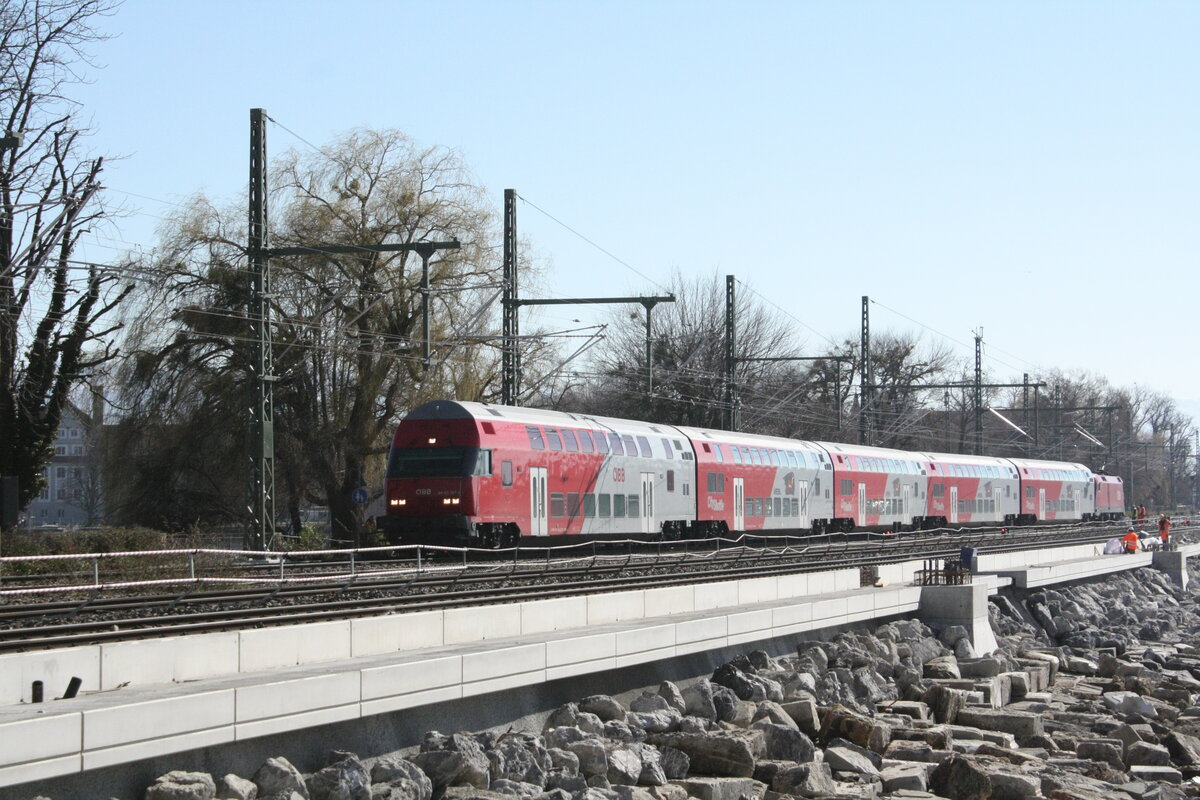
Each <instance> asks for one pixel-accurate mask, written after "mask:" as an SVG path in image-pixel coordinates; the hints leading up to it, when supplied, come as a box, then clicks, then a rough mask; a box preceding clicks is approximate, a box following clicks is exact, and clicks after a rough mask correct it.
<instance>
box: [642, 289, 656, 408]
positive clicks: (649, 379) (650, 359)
mask: <svg viewBox="0 0 1200 800" xmlns="http://www.w3.org/2000/svg"><path fill="white" fill-rule="evenodd" d="M642 305H644V306H645V307H646V394H648V395H653V394H654V349H653V347H652V346H651V344H650V312H651V311H652V310H653V309H654V303H642Z"/></svg>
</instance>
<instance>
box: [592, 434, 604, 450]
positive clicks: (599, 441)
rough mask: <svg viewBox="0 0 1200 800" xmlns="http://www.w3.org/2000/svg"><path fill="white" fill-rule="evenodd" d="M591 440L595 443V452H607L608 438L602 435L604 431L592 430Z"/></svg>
mask: <svg viewBox="0 0 1200 800" xmlns="http://www.w3.org/2000/svg"><path fill="white" fill-rule="evenodd" d="M592 440H593V441H595V443H596V452H597V453H607V452H608V439H606V438H605V437H604V433H603V432H602V431H592Z"/></svg>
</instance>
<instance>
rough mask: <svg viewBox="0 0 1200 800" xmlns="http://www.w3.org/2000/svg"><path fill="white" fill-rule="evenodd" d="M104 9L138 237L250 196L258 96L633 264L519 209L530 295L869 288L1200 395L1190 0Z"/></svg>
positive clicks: (106, 96) (1198, 148)
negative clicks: (169, 217)
mask: <svg viewBox="0 0 1200 800" xmlns="http://www.w3.org/2000/svg"><path fill="white" fill-rule="evenodd" d="M106 24H107V26H108V27H109V28H110V29H111V30H112V31H113V32H114V33H117V34H119V36H118V38H117V39H115V40H113V41H110V42H107V43H105V44H103V45H100V46H98V47H97V48H96V53H97V56H98V60H99V61H100V62H101V63H102V64H104V65H105V68H104V69H103V70H100V71H98V72H97V73H95V75H94V78H95V82H94V83H93V85H91V86H89V87H86V88H85V89H83V90H81V91H80V92H77V93H76V94H77V96H79V97H80V99H81V100H82V101H83V102H84V103H85V106H86V108H87V110H88V112H89V113H90V114H91V115H92V116H93V119H94V123H95V125H96V127H97V129H98V133H97V135H96V137H95V138H94V140H93V141H94V145H95V147H96V148H97V149H98V150H100V151H102V152H107V153H110V154H123V155H125V156H126V158H125V159H124V160H122V161H120V162H117V163H113V164H111V165H110V167H109V168H108V170H107V173H106V177H105V183H106V185H107V186H109V187H111V188H112V189H113V190H115V191H117V192H127V193H132V195H143V196H145V197H148V198H155V200H150V199H144V198H143V197H138V196H131V195H119V194H118V195H116V199H122V200H125V201H126V203H127V204H128V206H129V207H130V209H131V210H133V211H134V212H135V213H134V214H133V215H131V216H130V217H129V218H127V219H125V220H123V221H122V222H121V223H120V238H121V239H123V240H125V241H126V242H129V243H134V244H141V245H146V246H149V245H152V244H153V242H154V226H155V224H156V223H157V222H158V220H157V219H156V217H161V216H163V215H165V214H166V213H168V212H169V211H170V206H169V205H164V204H163V203H161V202H158V201H159V200H165V201H179V200H181V199H182V198H186V197H187V196H189V195H190V194H192V193H193V192H196V191H199V190H203V191H204V192H206V193H208V194H209V195H210V196H214V197H216V198H221V199H229V200H234V199H237V198H239V197H242V196H244V190H245V183H246V175H247V169H248V167H247V149H248V117H249V109H250V108H251V107H256V106H257V107H263V108H266V109H267V111H268V112H269V113H270V115H271V116H272V117H273V118H274V119H276V120H278V121H280V122H281V123H283V124H284V125H286V126H287V127H288V128H290V129H291V130H293V131H295V132H297V133H299V134H300V135H302V136H303V137H304V138H306V139H308V140H309V141H312V142H315V143H318V144H320V143H324V142H327V141H329V140H330V139H332V138H333V137H334V136H335V135H336V134H337V133H338V132H340V131H344V130H346V129H348V128H352V127H359V126H363V127H372V128H399V129H401V130H404V131H406V132H407V133H409V134H410V135H411V136H413V137H414V138H415V139H416V140H418V141H419V142H421V143H423V144H442V145H447V146H450V147H453V148H456V149H457V150H459V151H460V152H461V154H462V155H463V157H464V158H465V160H466V161H467V163H469V164H470V165H471V167H472V169H473V171H474V174H475V175H476V177H477V178H478V180H479V181H480V182H481V183H482V184H483V185H484V186H486V187H487V188H488V190H489V191H490V192H491V193H492V194H493V195H494V196H495V198H496V204H497V208H498V209H499V207H500V203H501V194H502V191H503V190H504V189H505V188H509V187H511V188H515V189H517V190H518V191H519V192H520V193H521V194H522V195H523V196H525V197H527V198H528V199H529V200H530V201H532V202H534V203H536V204H537V205H538V206H540V207H541V208H543V209H545V210H546V211H548V212H550V213H551V214H553V215H554V216H556V217H558V218H559V219H561V220H563V221H564V222H567V223H569V224H570V225H572V226H573V227H575V228H577V229H578V230H579V231H581V232H583V233H585V234H586V235H587V236H588V237H590V238H591V239H593V240H594V241H596V242H597V243H599V244H600V245H602V246H603V247H605V248H606V249H608V250H610V251H611V252H613V253H615V254H617V255H618V256H620V257H621V258H622V259H623V260H624V261H626V262H628V263H629V264H631V265H633V266H635V267H636V268H637V270H638V271H639V272H641V273H642V274H644V275H645V276H647V277H648V278H649V280H646V279H644V278H642V277H640V276H639V275H637V274H635V273H634V272H632V271H629V270H627V269H626V268H625V267H623V266H621V265H619V264H617V263H616V262H614V261H613V260H611V259H610V258H609V257H608V256H606V255H604V254H603V253H601V252H599V251H598V250H596V249H595V248H593V247H591V246H590V245H588V244H586V243H584V242H582V241H580V240H579V239H577V238H575V237H574V236H572V235H571V234H569V233H568V232H566V231H565V230H563V229H562V228H560V227H559V226H557V225H556V224H554V223H553V222H551V221H550V220H549V219H547V218H546V217H544V216H542V215H541V214H539V213H538V212H537V211H535V210H534V209H532V208H530V207H529V206H527V205H522V206H521V208H520V209H519V213H520V230H521V233H522V236H523V237H528V238H529V239H530V240H531V241H532V243H533V244H534V246H535V248H536V250H537V252H538V254H539V256H540V257H542V258H544V259H548V260H549V261H550V263H551V264H552V267H551V270H550V272H549V273H548V275H547V285H548V286H551V287H553V288H552V289H547V290H546V293H547V294H553V295H558V296H576V295H599V294H605V295H607V294H612V293H614V292H620V293H622V294H626V293H628V294H638V293H657V292H658V291H660V290H661V284H662V283H665V281H666V280H667V278H668V277H669V275H670V273H671V271H672V270H673V269H675V268H679V269H682V270H685V271H699V272H701V273H704V274H711V273H714V272H715V273H717V274H719V275H725V274H735V275H737V276H738V278H739V280H740V281H742V282H743V283H745V284H746V285H748V286H750V287H752V288H753V289H754V290H755V291H757V292H760V293H761V294H763V295H766V296H768V297H770V298H771V299H772V301H773V302H774V303H776V304H777V305H778V306H779V307H780V308H782V309H783V310H785V311H786V312H787V313H789V314H790V315H792V316H793V317H795V318H796V319H797V320H800V321H802V322H803V323H804V324H805V325H807V326H810V328H811V329H812V330H813V331H816V332H819V334H821V335H824V336H828V337H832V338H842V337H844V336H847V335H857V330H858V321H859V305H860V299H859V298H860V297H861V295H864V294H867V295H870V296H871V297H872V298H873V299H875V300H877V301H878V302H879V303H882V304H883V305H884V306H887V307H888V308H890V309H895V310H897V311H899V312H902V313H903V314H904V315H906V316H908V317H911V318H912V319H915V320H918V321H920V322H921V323H924V324H925V325H928V326H930V327H932V328H935V329H937V330H938V331H942V332H944V333H945V334H948V335H949V336H951V337H953V338H955V339H958V340H960V341H962V342H970V337H971V329H973V328H976V327H978V326H982V327H983V329H984V338H985V342H986V346H987V354H988V361H987V364H988V367H989V368H990V369H992V370H993V374H994V375H995V376H996V377H998V378H1007V377H1010V376H1013V375H1017V376H1019V373H1020V372H1021V371H1030V372H1034V373H1036V372H1037V371H1038V369H1040V368H1051V367H1059V368H1063V369H1068V370H1072V369H1083V370H1088V371H1091V372H1095V373H1099V374H1103V375H1105V376H1107V377H1108V378H1109V379H1110V380H1112V381H1113V382H1114V383H1116V384H1119V385H1125V384H1134V383H1140V384H1145V385H1152V386H1155V387H1158V388H1162V389H1164V390H1166V391H1168V392H1169V393H1171V394H1172V395H1173V396H1175V397H1176V399H1178V400H1179V401H1180V402H1181V403H1182V404H1183V405H1184V407H1185V408H1187V409H1188V410H1190V411H1192V412H1193V413H1197V412H1200V371H1198V370H1197V369H1196V368H1195V365H1194V361H1193V354H1194V351H1195V344H1196V337H1195V335H1194V330H1195V328H1196V325H1197V321H1196V318H1195V317H1196V315H1195V312H1194V311H1193V310H1192V308H1191V307H1192V306H1193V305H1194V303H1195V302H1196V299H1197V288H1198V283H1200V279H1198V278H1197V270H1196V265H1197V253H1200V224H1198V223H1200V203H1198V202H1197V199H1198V197H1200V124H1198V123H1200V119H1198V114H1200V104H1198V103H1197V101H1196V87H1197V86H1198V85H1200V47H1197V42H1198V41H1200V4H1196V3H1176V2H1156V3H1133V2H1130V3H1105V2H1050V3H1044V2H1015V3H1014V2H1003V3H1001V2H994V3H959V2H945V3H930V2H924V3H921V2H910V3H892V2H867V3H840V2H839V3H835V2H823V3H802V2H770V3H768V2H757V3H756V2H749V3H747V2H722V3H716V2H596V3H580V2H507V1H506V2H482V1H481V2H439V3H410V2H382V1H381V2H362V1H361V0H343V1H342V2H338V3H329V2H311V1H308V0H288V2H283V1H282V0H280V1H279V2H246V1H245V0H239V1H238V2H226V1H224V0H221V1H215V0H203V1H201V0H172V1H171V2H164V1H163V0H127V2H126V3H125V5H124V6H123V7H122V8H121V9H120V10H119V11H118V12H117V14H116V15H115V16H114V17H113V18H111V19H110V20H109V21H108V22H107V23H106ZM269 146H270V148H271V150H272V152H275V153H279V152H282V150H283V149H284V148H286V147H291V146H302V145H300V143H299V142H298V141H296V140H295V139H293V138H292V137H290V136H289V135H287V133H286V132H284V131H282V130H280V129H279V128H278V127H275V126H272V128H271V129H270V131H269ZM113 246H119V243H114V242H112V241H107V240H105V241H99V242H97V243H96V244H94V245H93V247H96V248H97V251H96V252H97V253H98V254H100V255H101V256H102V257H103V256H104V255H105V254H107V257H115V255H116V254H115V253H113V251H112V250H111V249H107V248H111V247H113ZM655 282H658V283H657V284H656V283H655ZM584 313H587V312H583V311H579V312H576V311H573V310H572V311H566V310H563V311H562V312H561V313H560V314H559V315H558V316H557V317H556V316H554V315H547V317H546V319H547V321H548V322H549V324H557V323H558V322H560V321H569V319H571V318H584V316H583V314H584ZM872 314H873V316H872V327H873V329H874V330H875V331H881V330H888V329H892V330H897V331H905V330H920V329H919V328H915V326H913V324H912V323H911V322H909V321H908V320H906V319H904V318H902V317H899V316H897V315H895V314H893V313H891V311H889V310H887V309H885V308H882V307H879V306H876V307H875V308H874V309H873V310H872ZM593 316H596V315H593ZM924 333H925V336H926V337H927V338H935V334H931V333H929V332H928V331H924ZM824 346H825V345H824V342H823V340H822V339H821V338H820V336H818V335H817V333H813V332H812V331H805V332H804V340H803V342H802V345H801V346H800V347H799V350H800V351H801V352H803V353H810V354H811V353H819V352H823V351H824ZM955 347H956V348H958V346H957V345H955ZM958 352H959V353H960V355H961V356H962V357H963V358H964V359H965V358H969V357H971V353H970V352H968V351H967V350H966V349H965V348H958ZM1001 362H1003V363H1001Z"/></svg>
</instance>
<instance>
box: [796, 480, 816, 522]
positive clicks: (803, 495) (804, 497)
mask: <svg viewBox="0 0 1200 800" xmlns="http://www.w3.org/2000/svg"><path fill="white" fill-rule="evenodd" d="M796 488H797V489H799V491H800V518H799V520H797V522H796V526H797V527H799V528H807V527H808V526H809V525H811V524H812V520H810V519H809V518H808V481H803V482H801V483H800V485H799V486H798V487H796Z"/></svg>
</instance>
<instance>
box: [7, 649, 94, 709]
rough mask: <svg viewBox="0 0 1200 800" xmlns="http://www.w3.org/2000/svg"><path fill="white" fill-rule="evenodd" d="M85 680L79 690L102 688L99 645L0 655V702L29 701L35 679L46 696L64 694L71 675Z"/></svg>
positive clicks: (51, 696) (31, 698) (86, 690)
mask: <svg viewBox="0 0 1200 800" xmlns="http://www.w3.org/2000/svg"><path fill="white" fill-rule="evenodd" d="M73 677H78V678H80V679H81V680H82V681H83V685H82V686H81V687H80V691H84V692H95V691H98V690H99V689H100V648H99V647H68V648H61V649H57V650H41V651H36V652H31V653H10V654H8V655H3V656H0V704H8V703H29V702H32V700H33V695H32V687H33V682H34V681H41V682H42V687H43V692H44V697H45V698H46V699H47V700H51V699H53V698H55V697H61V696H62V695H63V693H64V692H65V691H66V690H67V684H68V683H70V682H71V678H73Z"/></svg>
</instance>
